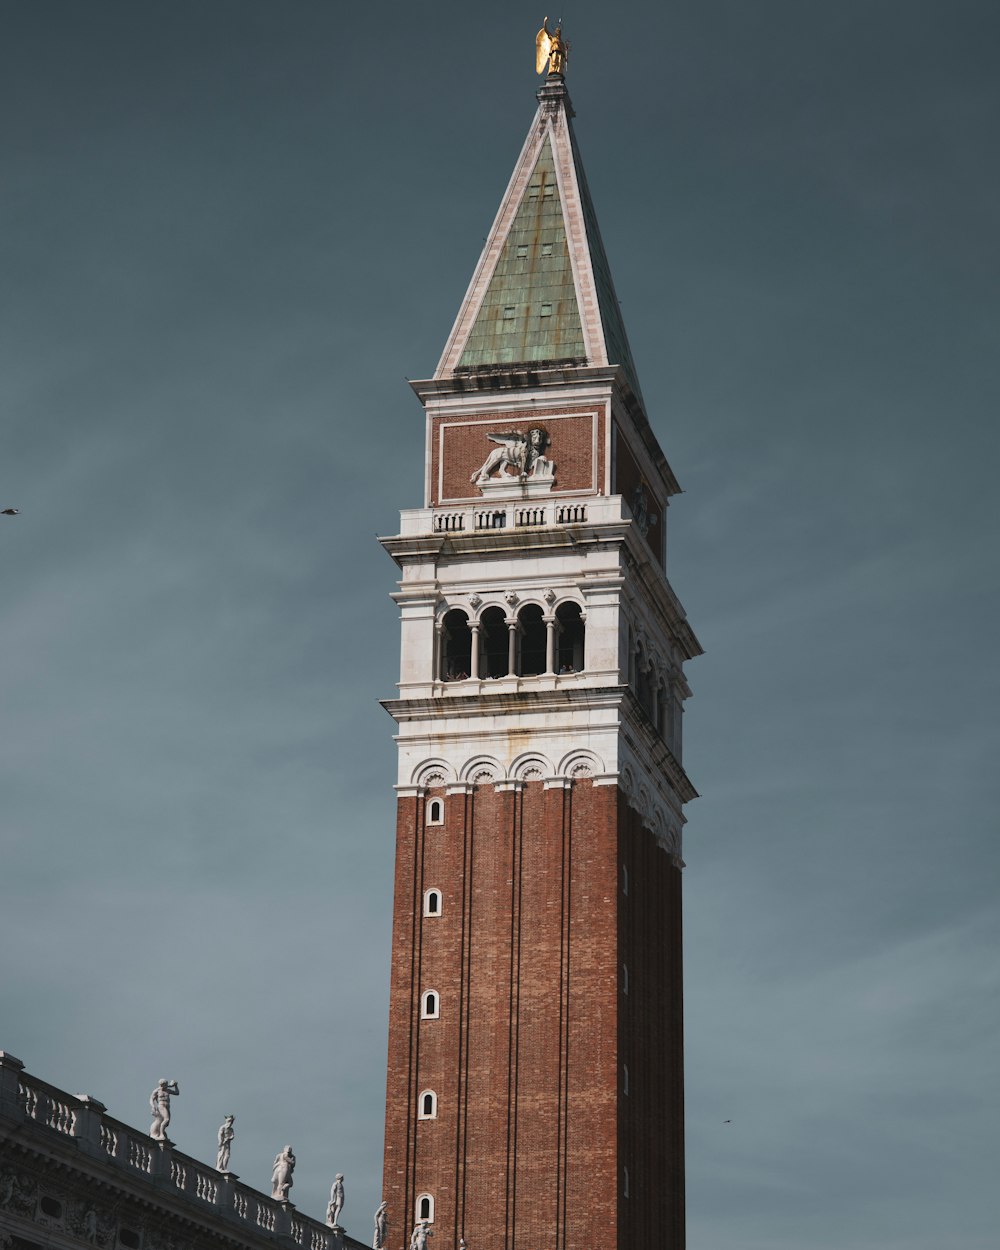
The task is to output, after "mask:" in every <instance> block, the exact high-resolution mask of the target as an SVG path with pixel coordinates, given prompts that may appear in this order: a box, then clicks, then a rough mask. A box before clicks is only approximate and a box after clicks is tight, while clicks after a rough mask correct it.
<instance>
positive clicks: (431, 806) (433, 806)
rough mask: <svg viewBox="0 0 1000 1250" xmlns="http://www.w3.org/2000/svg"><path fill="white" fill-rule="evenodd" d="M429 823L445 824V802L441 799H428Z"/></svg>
mask: <svg viewBox="0 0 1000 1250" xmlns="http://www.w3.org/2000/svg"><path fill="white" fill-rule="evenodd" d="M427 823H428V824H429V825H443V824H444V803H443V802H442V800H441V799H428V800H427Z"/></svg>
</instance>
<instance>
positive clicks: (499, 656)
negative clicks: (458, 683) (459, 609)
mask: <svg viewBox="0 0 1000 1250" xmlns="http://www.w3.org/2000/svg"><path fill="white" fill-rule="evenodd" d="M507 632H508V631H507V621H506V619H505V617H504V613H503V608H487V609H486V611H485V612H484V613H483V615H482V617H481V618H480V626H479V639H480V647H481V649H482V655H481V662H480V665H479V672H480V674H481V675H482V676H483V677H506V676H507Z"/></svg>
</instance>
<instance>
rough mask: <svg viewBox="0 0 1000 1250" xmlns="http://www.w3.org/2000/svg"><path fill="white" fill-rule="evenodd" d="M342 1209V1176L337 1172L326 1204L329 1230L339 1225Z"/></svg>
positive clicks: (341, 1173)
mask: <svg viewBox="0 0 1000 1250" xmlns="http://www.w3.org/2000/svg"><path fill="white" fill-rule="evenodd" d="M343 1209H344V1174H343V1172H338V1173H337V1175H336V1176H335V1177H334V1181H333V1184H332V1185H331V1187H330V1201H329V1202H328V1203H327V1204H326V1222H327V1224H328V1225H329V1226H330V1227H331V1228H336V1227H337V1225H338V1224H339V1223H340V1213H341V1211H343Z"/></svg>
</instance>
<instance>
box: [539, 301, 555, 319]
mask: <svg viewBox="0 0 1000 1250" xmlns="http://www.w3.org/2000/svg"><path fill="white" fill-rule="evenodd" d="M538 315H539V317H551V316H552V305H551V304H543V305H542V307H541V309H540V310H539V313H538Z"/></svg>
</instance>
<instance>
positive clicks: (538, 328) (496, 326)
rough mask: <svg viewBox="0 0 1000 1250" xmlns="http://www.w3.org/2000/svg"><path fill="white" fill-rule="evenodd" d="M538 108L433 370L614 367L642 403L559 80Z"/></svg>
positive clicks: (549, 85)
mask: <svg viewBox="0 0 1000 1250" xmlns="http://www.w3.org/2000/svg"><path fill="white" fill-rule="evenodd" d="M538 101H539V110H538V113H537V114H536V116H535V122H534V124H533V125H532V128H531V130H530V131H529V132H528V138H527V140H526V141H525V146H524V149H523V150H522V153H521V156H520V159H519V160H518V163H517V166H516V167H515V169H514V174H513V177H512V179H511V184H510V187H509V188H508V193H507V196H506V197H505V199H504V201H503V203H502V204H501V206H500V212H499V213H498V215H497V219H496V221H495V222H494V225H493V230H492V232H491V234H490V238H489V239H488V240H487V244H486V247H485V248H484V250H483V254H482V256H481V258H480V262H479V266H478V267H477V270H476V273H475V275H474V276H473V279H472V283H471V285H470V287H469V291H468V293H467V294H466V298H465V301H464V302H463V304H462V308H461V310H460V312H459V315H458V319H457V321H456V323H455V327H454V329H453V330H452V333H451V337H450V338H449V340H448V345H447V346H446V348H445V351H444V355H443V356H442V358H441V363H440V364H439V366H438V375H437V376H442V375H445V376H446V375H447V374H449V373H452V372H454V371H458V372H464V371H466V370H469V371H471V370H476V369H490V370H492V369H497V368H500V369H503V368H504V367H505V366H510V365H536V366H538V365H545V364H548V365H556V364H559V365H564V366H565V365H567V364H569V365H575V364H580V365H619V366H621V368H622V370H623V372H624V374H625V377H626V380H627V381H628V384H629V386H630V387H631V389H632V391H633V393H634V394H635V396H636V398H637V399H639V401H640V403H641V402H642V395H641V392H640V390H639V381H638V377H637V375H636V369H635V362H634V361H633V359H632V352H631V350H630V348H629V343H628V337H627V335H626V333H625V326H624V323H623V322H622V316H621V308H620V306H619V303H618V298H617V296H616V295H615V288H614V283H613V282H612V279H611V269H610V267H609V265H608V258H607V255H606V253H605V251H604V244H603V243H602V241H601V232H600V230H599V229H598V225H597V215H596V214H595V212H594V205H593V201H592V200H591V198H590V191H589V189H588V187H587V179H586V175H585V174H584V172H583V165H582V162H581V161H580V154H579V150H578V148H577V144H576V138H575V136H574V134H573V129H572V122H571V120H570V119H571V118H572V116H573V110H572V107H571V105H570V103H569V96H568V94H567V92H566V88H565V85H564V84H563V83H562V82H548V83H546V85H545V86H544V87H543V88H542V89H541V90H540V91H539V92H538Z"/></svg>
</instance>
